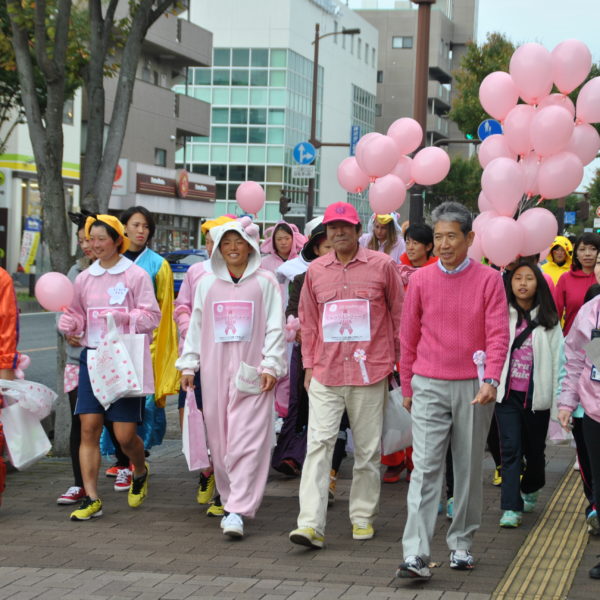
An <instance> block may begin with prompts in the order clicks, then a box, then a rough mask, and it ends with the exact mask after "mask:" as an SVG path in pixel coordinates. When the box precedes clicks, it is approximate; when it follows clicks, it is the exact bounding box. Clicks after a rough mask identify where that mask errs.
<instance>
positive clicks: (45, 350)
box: [19, 346, 56, 354]
mask: <svg viewBox="0 0 600 600" xmlns="http://www.w3.org/2000/svg"><path fill="white" fill-rule="evenodd" d="M48 350H56V346H48V347H47V348H28V349H27V350H19V352H20V353H21V354H26V353H29V352H47V351H48Z"/></svg>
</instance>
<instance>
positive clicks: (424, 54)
mask: <svg viewBox="0 0 600 600" xmlns="http://www.w3.org/2000/svg"><path fill="white" fill-rule="evenodd" d="M412 2H413V3H414V4H418V6H419V11H418V15H417V45H416V58H415V82H414V85H415V93H414V98H413V118H414V119H415V121H417V122H418V123H419V125H421V128H422V129H423V144H422V145H421V147H422V146H424V145H425V143H426V137H427V84H428V83H429V29H430V25H431V5H432V4H435V2H436V0H412ZM418 150H420V148H417V151H418ZM408 218H409V221H410V223H411V224H413V223H422V222H423V186H421V185H414V186H413V188H412V190H411V194H410V209H409V217H408Z"/></svg>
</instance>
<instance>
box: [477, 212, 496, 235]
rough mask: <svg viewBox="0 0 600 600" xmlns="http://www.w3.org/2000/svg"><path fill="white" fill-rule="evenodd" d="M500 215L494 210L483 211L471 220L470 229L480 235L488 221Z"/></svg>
mask: <svg viewBox="0 0 600 600" xmlns="http://www.w3.org/2000/svg"><path fill="white" fill-rule="evenodd" d="M499 216H500V215H499V214H498V213H497V212H496V211H495V210H485V211H483V212H482V213H480V214H478V215H477V216H476V217H475V218H474V219H473V225H472V229H473V231H474V232H475V233H477V234H479V235H482V234H483V231H484V229H485V227H486V225H487V222H488V221H489V220H490V219H494V218H495V217H499Z"/></svg>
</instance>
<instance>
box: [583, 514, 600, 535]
mask: <svg viewBox="0 0 600 600" xmlns="http://www.w3.org/2000/svg"><path fill="white" fill-rule="evenodd" d="M586 522H587V526H588V533H590V534H591V535H600V520H599V519H598V512H597V511H596V509H594V510H592V511H590V513H589V514H588V516H587V518H586Z"/></svg>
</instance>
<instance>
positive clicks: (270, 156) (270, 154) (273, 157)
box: [267, 146, 283, 163]
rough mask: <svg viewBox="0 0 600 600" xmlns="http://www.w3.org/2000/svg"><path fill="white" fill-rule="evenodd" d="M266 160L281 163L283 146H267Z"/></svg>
mask: <svg viewBox="0 0 600 600" xmlns="http://www.w3.org/2000/svg"><path fill="white" fill-rule="evenodd" d="M267 162H270V163H282V162H283V146H279V147H272V148H267Z"/></svg>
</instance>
